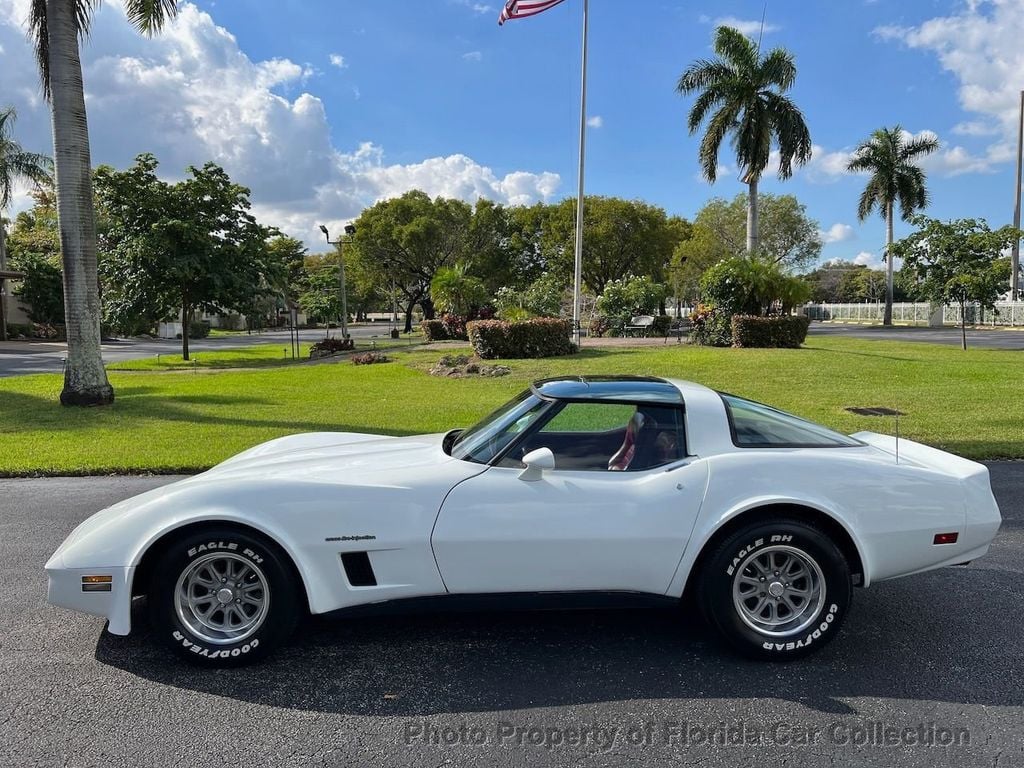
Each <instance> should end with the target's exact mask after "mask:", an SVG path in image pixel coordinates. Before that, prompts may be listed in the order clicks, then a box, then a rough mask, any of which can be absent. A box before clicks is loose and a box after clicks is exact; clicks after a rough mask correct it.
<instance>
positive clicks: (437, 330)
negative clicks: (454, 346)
mask: <svg viewBox="0 0 1024 768" xmlns="http://www.w3.org/2000/svg"><path fill="white" fill-rule="evenodd" d="M420 328H421V329H423V337H424V338H425V339H426V340H427V341H428V342H430V341H450V340H452V339H455V340H457V341H468V340H469V337H468V336H467V335H466V318H464V317H462V316H460V315H442V316H441V317H440V318H438V319H436V320H424V321H423V322H421V323H420Z"/></svg>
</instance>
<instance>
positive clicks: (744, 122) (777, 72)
mask: <svg viewBox="0 0 1024 768" xmlns="http://www.w3.org/2000/svg"><path fill="white" fill-rule="evenodd" d="M714 49H715V53H716V54H717V58H715V59H699V60H697V61H695V62H694V63H693V64H691V65H690V67H689V69H687V70H686V71H685V72H683V74H682V76H681V77H680V78H679V83H678V85H677V86H676V90H677V91H678V92H679V93H680V94H682V95H689V94H692V93H698V94H699V95H698V96H697V100H696V101H695V102H694V104H693V107H692V109H691V110H690V116H689V121H688V127H689V129H690V135H693V134H695V133H697V131H698V130H699V129H700V127H701V125H702V124H703V123H704V120H705V118H707V117H708V116H709V115H710V119H709V120H708V126H707V131H706V133H705V134H704V138H703V139H702V140H701V143H700V165H701V171H702V173H703V175H704V178H706V179H707V180H708V181H709V182H712V183H714V181H715V179H716V177H717V176H718V151H719V149H720V148H721V146H722V142H723V141H724V140H725V137H726V136H728V135H731V136H732V146H733V149H734V150H735V152H736V160H737V162H738V163H739V166H740V169H741V170H742V172H743V182H744V183H745V184H747V186H748V187H749V188H750V195H749V197H748V202H747V253H749V254H754V253H756V252H757V246H758V223H757V185H758V182H759V181H760V180H761V174H762V173H764V169H765V168H767V167H768V161H769V158H770V156H771V151H772V146H773V145H774V146H777V147H778V150H779V178H780V179H788V178H789V177H790V176H792V175H793V164H794V162H795V163H796V164H797V165H803V164H804V163H806V162H807V161H808V160H810V159H811V134H810V132H809V131H808V130H807V124H806V123H805V122H804V116H803V114H802V113H801V112H800V109H799V108H798V107H797V106H796V104H794V103H793V101H792V100H791V99H789V98H788V97H787V96H786V91H788V90H789V89H790V88H792V87H793V83H794V81H795V80H796V64H795V63H794V61H793V55H792V54H791V53H790V52H789V51H787V50H786V49H784V48H773V49H772V50H771V51H769V52H768V54H767V55H765V56H761V50H760V46H759V45H758V44H755V43H754V42H753V41H752V40H750V39H749V38H748V37H746V36H745V35H744V34H743V33H741V32H739V31H738V30H736V29H733V28H732V27H719V28H718V29H717V31H716V32H715V45H714Z"/></svg>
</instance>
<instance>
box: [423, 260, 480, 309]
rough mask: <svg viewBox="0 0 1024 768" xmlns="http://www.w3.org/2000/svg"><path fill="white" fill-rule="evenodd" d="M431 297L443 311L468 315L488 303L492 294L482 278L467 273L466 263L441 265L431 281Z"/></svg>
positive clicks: (435, 304)
mask: <svg viewBox="0 0 1024 768" xmlns="http://www.w3.org/2000/svg"><path fill="white" fill-rule="evenodd" d="M430 298H431V299H432V300H433V302H434V306H436V307H437V308H438V309H439V310H441V311H442V312H446V313H448V314H450V315H458V316H460V317H468V316H469V313H470V312H471V311H472V310H474V309H479V308H480V307H482V306H483V305H484V304H486V303H487V301H488V299H489V298H490V294H489V293H488V292H487V288H485V287H484V283H483V281H482V280H480V278H477V277H473V276H472V275H469V274H467V267H466V264H465V263H464V262H463V263H460V264H456V265H455V266H454V267H441V269H439V270H437V274H435V275H434V279H433V280H431V281H430Z"/></svg>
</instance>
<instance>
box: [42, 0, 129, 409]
mask: <svg viewBox="0 0 1024 768" xmlns="http://www.w3.org/2000/svg"><path fill="white" fill-rule="evenodd" d="M75 7H76V4H75V3H69V2H67V0H46V26H47V43H48V45H49V53H50V61H49V64H50V93H51V97H50V110H51V115H52V120H53V155H54V169H55V171H56V174H55V175H56V182H57V220H58V223H59V226H60V247H61V254H62V256H63V259H64V323H65V327H66V331H67V338H68V355H67V364H66V366H65V368H64V390H63V391H62V392H61V393H60V401H61V403H62V404H63V405H107V404H109V403H112V402H114V390H113V388H112V387H111V386H110V382H108V381H107V372H106V371H105V370H104V368H103V357H102V355H101V352H100V296H99V289H98V287H97V286H98V276H97V271H96V218H95V212H94V211H93V196H92V161H91V159H90V157H89V126H88V124H87V122H86V117H85V91H84V89H83V86H82V62H81V60H80V59H79V56H78V31H77V25H76V24H75Z"/></svg>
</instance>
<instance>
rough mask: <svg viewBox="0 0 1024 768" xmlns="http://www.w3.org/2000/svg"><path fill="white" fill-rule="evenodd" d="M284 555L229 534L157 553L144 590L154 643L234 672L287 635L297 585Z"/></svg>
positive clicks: (202, 536)
mask: <svg viewBox="0 0 1024 768" xmlns="http://www.w3.org/2000/svg"><path fill="white" fill-rule="evenodd" d="M284 557H285V556H284V555H283V554H282V553H281V552H280V550H278V549H277V547H275V546H273V545H272V544H270V543H269V542H266V541H265V540H264V539H262V537H257V536H254V535H251V534H248V533H246V532H244V531H241V530H238V529H233V528H218V529H207V530H204V531H202V532H197V533H194V534H191V535H185V536H183V537H182V538H180V539H178V540H176V541H174V542H173V543H172V544H171V545H170V546H168V547H167V548H166V549H165V550H164V552H163V553H162V555H161V557H160V560H159V562H158V563H157V567H156V568H155V570H154V575H153V578H152V580H151V583H150V587H149V614H150V623H151V624H152V626H153V631H154V633H155V634H156V636H157V637H158V638H159V639H160V640H161V641H162V642H164V643H167V644H168V645H169V646H170V647H171V648H172V649H173V650H174V651H175V652H176V653H178V654H179V655H181V656H183V657H184V658H186V659H188V660H190V661H193V662H195V663H197V664H202V665H207V666H238V665H242V664H249V663H252V662H254V661H256V660H257V659H260V658H262V657H264V656H266V655H267V654H268V653H269V652H271V651H273V650H274V649H275V648H277V647H279V646H280V645H281V644H282V643H284V642H285V641H286V640H287V639H288V637H289V636H290V635H291V633H292V631H293V630H294V628H295V624H296V621H297V620H298V616H299V605H300V602H299V597H300V592H299V585H298V584H297V583H296V579H295V576H294V575H293V573H292V570H291V568H290V567H289V565H288V563H287V562H286V561H285V560H284Z"/></svg>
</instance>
